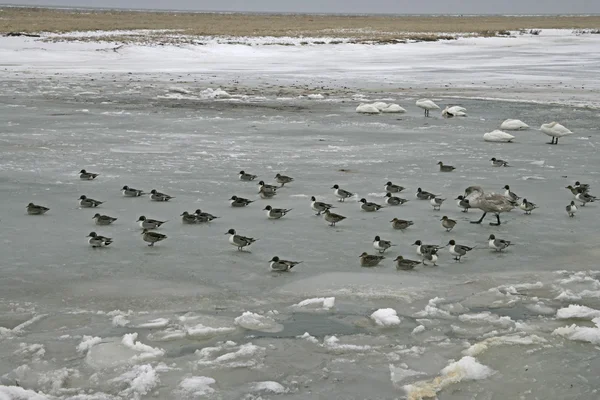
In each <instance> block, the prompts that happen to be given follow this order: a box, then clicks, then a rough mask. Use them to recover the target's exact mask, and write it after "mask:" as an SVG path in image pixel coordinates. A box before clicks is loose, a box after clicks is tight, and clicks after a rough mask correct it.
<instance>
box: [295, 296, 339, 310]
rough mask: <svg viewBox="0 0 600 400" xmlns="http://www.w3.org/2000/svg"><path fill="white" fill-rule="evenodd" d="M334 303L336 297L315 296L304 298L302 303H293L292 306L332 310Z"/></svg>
mask: <svg viewBox="0 0 600 400" xmlns="http://www.w3.org/2000/svg"><path fill="white" fill-rule="evenodd" d="M334 305H335V297H314V298H311V299H306V300H302V301H301V302H300V303H297V304H294V305H292V307H294V308H300V309H305V310H330V309H332V308H333V306H334Z"/></svg>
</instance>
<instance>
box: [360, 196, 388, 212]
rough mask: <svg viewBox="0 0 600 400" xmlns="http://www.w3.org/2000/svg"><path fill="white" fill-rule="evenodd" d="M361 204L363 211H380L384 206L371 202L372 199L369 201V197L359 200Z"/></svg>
mask: <svg viewBox="0 0 600 400" xmlns="http://www.w3.org/2000/svg"><path fill="white" fill-rule="evenodd" d="M359 202H360V203H362V204H361V206H360V208H361V209H362V210H363V211H368V212H371V211H379V210H380V209H381V208H382V207H383V206H380V205H379V204H375V203H371V202H370V201H367V199H360V201H359Z"/></svg>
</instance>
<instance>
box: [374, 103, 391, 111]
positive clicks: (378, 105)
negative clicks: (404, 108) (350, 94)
mask: <svg viewBox="0 0 600 400" xmlns="http://www.w3.org/2000/svg"><path fill="white" fill-rule="evenodd" d="M371 105H372V106H373V107H375V108H377V109H378V110H379V111H383V109H384V108H387V107H388V106H389V104H388V103H385V102H383V101H376V102H375V103H371Z"/></svg>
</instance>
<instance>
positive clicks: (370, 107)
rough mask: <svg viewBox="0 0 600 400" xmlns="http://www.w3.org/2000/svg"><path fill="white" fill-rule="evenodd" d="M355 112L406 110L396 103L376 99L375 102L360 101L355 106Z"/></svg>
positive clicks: (395, 111)
mask: <svg viewBox="0 0 600 400" xmlns="http://www.w3.org/2000/svg"><path fill="white" fill-rule="evenodd" d="M356 112H357V113H362V114H379V113H398V114H400V113H404V112H406V110H405V109H404V108H402V107H400V106H399V105H398V104H394V103H391V104H388V103H384V102H383V101H377V102H375V103H360V104H359V105H358V107H356Z"/></svg>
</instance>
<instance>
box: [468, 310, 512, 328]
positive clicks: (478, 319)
mask: <svg viewBox="0 0 600 400" xmlns="http://www.w3.org/2000/svg"><path fill="white" fill-rule="evenodd" d="M458 319H459V320H461V321H463V322H472V323H483V324H494V325H501V326H504V327H509V326H512V325H514V323H515V322H514V321H513V320H512V319H511V318H510V317H500V316H498V315H496V314H492V313H491V312H489V311H484V312H480V313H478V314H462V315H459V317H458Z"/></svg>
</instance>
